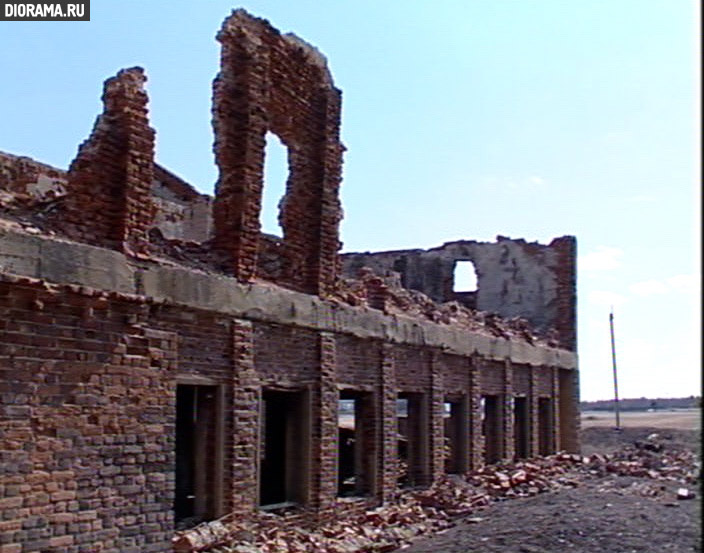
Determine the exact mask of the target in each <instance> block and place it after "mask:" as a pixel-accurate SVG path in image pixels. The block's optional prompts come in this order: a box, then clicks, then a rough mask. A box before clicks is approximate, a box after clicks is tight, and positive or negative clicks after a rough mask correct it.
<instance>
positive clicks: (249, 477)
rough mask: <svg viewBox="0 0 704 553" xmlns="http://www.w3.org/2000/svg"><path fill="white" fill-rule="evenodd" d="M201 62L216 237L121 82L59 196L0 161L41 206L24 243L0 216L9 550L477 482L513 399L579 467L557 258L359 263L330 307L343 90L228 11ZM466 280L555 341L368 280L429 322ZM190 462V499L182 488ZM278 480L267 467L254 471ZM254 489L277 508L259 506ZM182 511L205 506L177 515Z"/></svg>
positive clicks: (566, 250)
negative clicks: (266, 191)
mask: <svg viewBox="0 0 704 553" xmlns="http://www.w3.org/2000/svg"><path fill="white" fill-rule="evenodd" d="M219 40H220V41H221V42H222V44H223V53H222V60H223V65H222V70H221V72H220V74H219V76H218V77H217V79H216V82H215V87H214V108H213V117H214V127H215V132H216V142H215V153H216V159H217V162H218V165H219V168H220V178H219V181H218V185H217V191H216V192H217V194H216V197H215V199H214V200H213V202H212V203H213V210H214V213H213V215H212V219H211V218H210V217H211V216H210V205H211V203H210V198H207V197H205V196H203V195H199V194H198V193H197V192H195V191H194V190H193V189H192V188H191V187H190V186H189V185H187V184H186V183H184V182H183V181H181V180H180V179H178V178H177V177H175V176H174V175H172V174H170V173H169V172H168V171H166V170H164V169H162V168H159V167H158V166H157V165H155V164H154V161H153V145H154V131H153V130H152V129H151V128H150V127H149V125H148V121H147V118H146V104H147V97H146V93H145V92H144V91H143V83H144V75H143V73H142V71H141V70H140V69H137V68H135V69H130V70H126V71H122V72H120V73H118V75H117V76H116V77H114V78H112V79H109V80H108V81H107V82H106V85H105V94H104V102H105V110H104V113H103V114H102V115H101V116H100V117H99V118H98V121H97V123H96V126H95V128H94V131H93V133H92V134H91V136H90V138H89V139H88V140H87V141H86V142H85V143H84V144H83V145H82V146H81V148H80V150H79V153H78V156H77V158H76V160H74V162H73V163H72V165H71V168H70V170H69V172H68V175H67V177H66V178H65V179H64V176H65V174H64V173H62V172H60V171H58V170H57V171H58V172H57V173H56V174H54V173H51V172H50V168H49V169H47V168H46V167H43V166H41V164H34V162H32V163H27V162H26V161H22V162H21V163H20V162H16V161H15V160H14V158H13V159H10V158H2V157H0V176H1V177H2V179H3V180H0V185H2V187H3V192H4V193H6V194H8V195H9V197H10V198H12V197H13V196H12V195H13V194H25V195H26V194H29V195H30V196H31V195H32V194H35V193H36V194H39V192H37V190H40V189H41V190H45V189H46V190H47V191H48V192H51V191H53V190H55V191H56V198H54V199H53V200H51V198H44V199H45V200H51V201H52V202H55V204H52V205H54V207H56V208H57V209H56V210H55V211H51V217H50V218H49V220H48V221H47V220H45V219H42V218H37V217H35V218H32V217H30V216H29V215H28V216H27V217H28V218H26V219H27V221H31V223H28V224H30V225H31V224H33V225H36V226H29V227H27V226H25V224H18V221H20V218H18V217H17V213H18V212H17V211H13V210H14V209H15V208H14V207H13V206H12V205H10V207H7V206H5V205H4V204H0V529H2V542H0V550H2V551H5V550H7V551H10V552H13V553H38V552H40V551H56V552H58V551H61V552H66V553H80V552H83V551H101V550H102V551H135V552H136V551H140V552H142V551H144V552H149V551H152V552H165V551H168V550H170V548H171V543H170V537H171V535H172V532H173V530H174V528H175V526H176V523H177V522H178V523H179V524H185V525H188V524H193V523H195V522H196V521H197V520H200V519H212V518H216V517H218V516H220V515H222V514H224V513H229V512H233V513H236V514H237V515H242V516H244V515H246V514H247V513H251V512H252V511H254V510H256V509H259V508H275V507H276V506H277V505H278V506H279V507H281V505H283V506H285V507H286V508H287V509H294V510H295V512H297V513H298V515H297V516H293V515H292V516H290V517H289V518H288V519H287V520H295V521H296V522H308V523H315V522H320V521H321V520H325V519H327V518H330V517H333V516H335V515H338V514H340V513H345V512H359V511H361V510H363V509H365V508H368V507H373V506H376V505H379V504H380V503H382V502H385V501H389V500H391V499H393V498H394V497H396V496H397V495H398V494H399V488H400V484H401V483H405V484H408V485H415V486H425V485H428V484H430V483H431V482H432V481H434V480H436V479H438V478H439V477H440V476H441V475H442V474H443V473H444V472H446V471H449V470H452V471H454V472H459V473H463V472H466V471H467V470H470V469H472V468H474V469H476V468H479V467H481V466H482V464H483V463H484V462H486V455H485V452H486V451H485V450H487V448H488V447H489V448H491V449H492V451H494V452H495V453H496V458H495V459H493V460H501V459H511V458H512V457H513V454H514V449H513V448H514V436H515V429H514V427H513V420H514V419H513V412H512V409H513V399H514V396H515V395H516V394H519V395H521V397H525V398H526V402H527V405H528V413H529V415H528V418H529V420H528V421H527V422H528V425H529V426H530V432H531V433H530V443H529V445H528V446H527V450H528V451H527V454H532V455H535V454H537V453H538V452H539V451H543V450H545V451H548V450H549V451H554V450H555V448H556V447H565V448H568V449H569V450H571V451H577V450H578V448H579V442H578V438H577V437H578V434H577V431H578V416H577V411H576V405H577V401H578V380H577V376H578V372H577V362H576V354H575V353H574V351H573V350H574V311H573V310H574V286H575V283H574V240H573V239H572V238H570V237H565V238H562V239H556V241H554V242H553V244H552V245H551V246H547V247H546V246H538V245H534V244H525V243H524V242H523V241H512V240H508V239H501V240H499V243H498V244H481V243H476V242H462V243H455V244H454V245H446V247H444V248H441V249H438V250H437V251H432V250H431V251H430V252H422V251H420V250H418V251H413V252H390V253H388V252H387V254H379V255H371V256H370V255H366V256H365V255H363V256H356V257H355V256H351V257H349V258H348V260H347V261H346V264H347V270H348V271H351V270H356V269H358V268H359V267H361V266H362V265H370V266H371V267H372V268H373V269H376V270H378V271H379V272H380V273H381V275H382V276H375V275H374V274H372V273H369V272H367V273H365V276H364V278H362V280H361V281H356V282H352V283H351V284H349V287H348V288H344V289H343V284H342V283H341V281H338V277H339V266H338V265H339V264H338V259H337V251H338V248H339V245H340V244H339V236H338V226H339V221H340V217H341V209H340V205H339V198H338V186H339V181H340V168H341V155H342V150H343V147H342V145H341V144H340V142H339V136H338V135H339V117H340V92H339V91H338V90H337V89H335V88H334V86H333V85H332V79H331V78H330V74H329V72H328V70H327V67H326V65H325V62H324V59H323V58H322V56H320V54H318V53H317V52H316V51H315V50H314V49H313V48H312V47H310V46H309V45H307V44H305V43H303V42H302V41H300V40H299V39H297V38H295V37H293V36H291V35H281V34H280V33H279V32H278V31H276V30H275V29H273V28H272V27H271V26H270V25H269V24H268V23H267V22H266V21H263V20H260V19H256V18H253V17H251V16H249V15H247V14H246V13H245V12H243V11H241V10H238V11H235V12H234V13H233V14H232V15H231V16H230V17H229V18H228V19H227V20H226V21H225V23H224V25H223V28H222V30H221V32H220V34H219ZM267 131H271V132H274V133H275V134H277V135H278V136H279V137H280V138H281V139H282V140H283V142H284V143H285V144H286V146H287V147H288V149H289V161H290V176H289V181H288V183H287V193H286V197H285V201H284V205H283V208H282V211H281V218H280V220H281V222H282V226H283V230H284V236H282V237H270V236H263V235H261V233H260V232H259V223H258V218H259V210H260V203H261V186H262V174H261V173H262V162H263V147H264V137H265V133H266V132H267ZM8 160H9V161H8ZM8 168H9V169H8ZM45 176H46V178H45ZM42 179H43V180H42ZM47 179H49V180H47ZM32 183H34V184H32ZM47 183H49V185H47ZM45 185H47V186H48V188H47V187H46V186H45ZM64 186H65V190H63V187H64ZM2 198H3V197H0V200H2ZM30 204H31V202H30ZM8 205H9V204H8ZM13 205H14V204H13ZM26 207H27V206H26V205H25V208H26ZM198 210H200V211H198ZM30 211H31V210H30ZM196 211H198V212H197V213H196ZM22 213H23V217H24V215H25V214H26V213H29V212H27V210H26V209H25V211H23V212H22ZM30 215H31V213H30ZM211 220H212V223H213V227H212V229H211V227H210V221H211ZM20 222H23V223H25V222H26V221H24V219H22V220H21V221H20ZM155 229H159V232H156V230H155ZM211 230H212V231H211ZM48 231H50V232H48ZM57 235H58V237H57ZM67 235H68V236H69V237H70V238H72V240H66V239H65V236H67ZM159 235H161V236H159ZM57 238H58V239H57ZM87 244H88V245H87ZM194 244H195V245H194ZM94 246H98V247H94ZM169 248H171V249H169ZM173 252H177V253H178V256H175V255H172V256H171V258H169V259H168V262H166V263H165V262H164V260H163V257H162V256H163V255H165V254H166V253H173ZM221 255H224V257H225V258H226V263H225V269H226V270H225V273H226V274H225V275H224V274H223V272H222V271H219V270H218V269H219V268H220V265H219V263H220V262H219V259H220V257H219V256H221ZM464 258H468V259H470V260H472V261H474V262H475V264H476V265H477V269H478V272H479V277H480V283H479V286H480V290H479V295H478V298H477V299H478V301H479V307H480V308H481V306H482V305H483V306H488V307H490V308H491V309H492V310H495V311H497V312H499V313H502V312H503V314H504V315H506V316H513V315H515V314H517V313H518V314H520V315H522V316H525V317H526V318H531V317H532V320H533V321H534V322H535V324H537V325H538V326H540V325H548V324H550V325H552V324H554V325H556V326H557V328H558V331H559V332H560V336H561V337H562V339H563V340H564V341H563V344H562V345H559V344H556V343H553V342H550V341H547V340H537V339H534V337H533V336H532V334H531V333H529V332H520V330H521V329H520V328H519V329H518V331H517V330H516V329H515V328H514V329H513V330H512V329H511V328H509V325H506V324H503V323H502V324H499V322H500V321H501V318H500V317H498V316H494V317H488V316H486V317H484V316H481V317H480V316H477V317H476V318H473V315H472V316H470V315H471V314H470V315H468V314H467V313H468V310H465V311H464V312H462V311H461V310H460V309H458V308H457V305H455V306H449V307H447V308H446V309H445V308H443V307H442V306H438V305H437V304H435V303H433V302H432V300H430V299H429V298H427V297H422V298H420V297H419V296H422V294H417V293H410V292H409V291H408V290H402V289H400V288H399V287H398V285H397V283H395V282H392V281H394V280H396V279H395V278H393V277H388V276H384V273H385V271H387V270H388V269H391V270H394V271H400V272H401V275H402V278H403V279H404V283H405V284H406V286H416V283H418V282H420V284H419V285H418V286H419V287H420V288H422V289H424V290H426V291H427V293H428V295H430V296H431V297H433V298H434V299H436V300H437V301H445V300H447V299H452V298H449V297H448V294H449V293H450V292H451V291H452V285H451V281H449V280H448V278H449V279H451V277H452V269H453V267H454V263H455V262H456V260H457V259H464ZM194 264H195V265H196V270H194V267H193V265H194ZM203 268H204V269H207V270H200V269H203ZM492 274H493V276H492ZM228 276H235V277H236V278H228ZM528 277H530V278H528ZM262 280H268V281H269V282H264V283H263V282H261V281H262ZM529 280H530V281H531V282H530V283H529V282H528V281H529ZM272 282H273V283H272ZM336 286H339V287H340V288H337V289H336ZM448 286H449V287H448ZM534 286H538V288H540V287H542V290H543V291H542V292H540V294H542V295H540V294H537V293H536V289H535V287H534ZM448 290H449V291H448ZM546 290H548V292H546ZM301 292H304V293H301ZM333 294H336V295H335V296H334V295H333ZM521 294H523V300H522V301H519V302H518V305H519V309H518V311H517V312H515V311H511V309H512V308H511V309H509V307H508V306H509V305H511V302H512V301H514V300H515V299H516V298H517V297H519V296H521ZM536 294H537V297H535V296H536ZM341 298H342V299H341ZM455 299H457V298H455ZM502 310H503V311H502ZM179 394H181V395H179ZM189 394H190V395H189ZM179 398H181V399H179ZM183 398H186V399H183ZM345 398H353V399H352V401H354V402H355V405H356V406H359V413H357V414H358V415H359V423H360V424H361V425H362V427H363V428H364V432H361V433H360V434H358V435H357V438H359V439H361V440H362V441H363V442H364V443H363V447H362V446H359V445H358V449H357V450H356V453H355V454H356V455H357V456H358V457H361V458H362V459H361V462H360V463H357V465H358V466H357V465H356V466H355V470H357V469H358V468H359V470H361V471H362V473H361V474H359V477H360V480H364V486H360V487H359V489H357V490H355V494H356V495H354V496H352V497H344V498H342V497H341V492H340V488H339V483H338V473H339V472H340V465H339V463H340V455H339V453H340V450H341V447H340V444H341V442H340V431H339V424H340V421H339V413H340V400H341V399H343V400H344V399H345ZM487 398H493V399H491V402H493V411H492V416H494V417H495V420H493V422H492V424H493V425H494V427H495V428H493V429H489V430H491V432H487V428H486V425H485V424H484V422H485V420H486V415H487V412H488V411H487V410H483V402H484V401H486V399H487ZM400 399H401V400H406V401H407V402H408V404H409V414H408V416H407V420H406V421H405V422H404V421H402V420H400V419H401V418H402V417H400V416H399V410H398V401H399V400H400ZM197 400H198V401H201V402H202V403H205V406H203V405H202V403H201V404H199V403H198V401H197ZM347 400H349V399H347ZM447 403H450V404H453V405H454V406H455V407H454V409H455V411H454V416H453V418H452V420H451V421H447V420H446V418H447V417H446V416H445V407H446V404H447ZM184 406H185V407H184ZM458 406H459V407H458ZM355 408H356V407H355ZM184 410H185V411H184ZM411 411H412V412H411ZM196 419H199V420H200V421H201V422H202V424H201V425H200V426H197V425H195V422H194V421H195V420H196ZM184 420H185V421H186V422H187V423H188V424H190V423H191V422H192V423H193V424H194V426H192V427H191V426H188V425H186V426H188V429H187V430H184V428H185V426H184V425H185V424H186V423H184ZM189 421H190V422H189ZM271 421H273V422H271ZM269 423H271V424H269ZM402 427H403V431H404V433H405V444H404V443H403V441H402V440H399V431H400V430H401V429H402ZM446 428H449V430H446ZM193 429H195V430H193ZM485 436H488V437H489V438H488V439H485ZM191 438H193V439H192V440H191ZM446 438H448V439H449V440H450V442H451V443H450V446H451V447H450V450H451V451H452V452H453V459H452V463H451V464H450V463H448V462H447V447H446ZM188 440H191V442H192V443H191V442H188ZM184 443H186V446H184V445H183V444H184ZM546 444H547V445H546ZM273 446H279V447H278V448H277V447H273ZM191 447H192V449H193V451H192V452H191V451H189V448H191ZM272 447H273V454H272V453H271V448H272ZM541 448H542V449H541ZM267 449H269V450H270V451H269V452H268V453H269V458H268V460H267V459H266V455H267ZM402 449H406V450H408V451H410V453H408V454H407V458H406V459H405V461H404V460H402V459H401V458H400V455H399V454H400V452H401V450H402ZM184 451H186V454H185V456H186V457H189V456H190V455H191V454H192V458H191V457H189V458H188V459H187V461H188V463H187V464H189V463H190V464H189V465H188V467H187V468H189V470H190V469H192V472H194V473H196V474H195V476H193V478H192V479H193V480H195V481H196V482H195V483H194V482H190V479H191V476H188V475H185V476H184V474H185V472H184V471H183V470H182V467H181V468H179V467H180V461H179V458H180V456H181V457H183V456H184ZM545 451H543V452H545ZM272 458H274V461H275V462H274V463H273V465H274V466H275V467H279V468H278V469H277V468H275V469H274V470H272V469H266V467H265V463H266V462H268V461H271V460H272ZM281 458H283V461H284V462H283V463H279V464H278V465H277V463H278V462H279V461H281ZM404 463H405V464H406V465H407V467H408V474H407V477H406V478H404V477H403V476H404V475H403V474H402V473H403V468H404V467H403V465H404ZM181 464H183V463H181ZM267 470H268V471H269V472H266V471H267ZM277 471H278V472H277ZM284 473H285V474H284ZM289 473H292V474H289ZM283 476H285V477H283ZM267 478H270V479H271V480H276V481H277V486H279V487H278V488H274V489H273V493H272V494H271V495H272V497H274V499H273V500H271V501H270V500H269V498H268V497H264V495H263V494H262V493H261V491H262V489H263V488H265V487H266V486H267V485H269V484H270V483H269V482H267ZM187 481H188V482H187ZM279 481H280V482H279ZM191 485H192V486H193V489H194V490H195V491H194V493H193V494H190V490H191V488H189V486H191ZM184 490H185V491H184ZM179 494H181V495H184V494H186V500H187V501H190V500H191V499H193V500H194V504H197V505H198V506H197V507H194V509H193V510H192V512H191V511H188V514H186V515H179V516H178V517H175V512H176V511H177V510H178V509H179V508H180V507H178V505H177V503H178V501H179V499H178V498H179ZM191 495H192V497H191ZM272 501H273V505H274V507H272V503H271V502H272ZM183 511H184V512H185V511H187V509H184V510H183ZM191 515H193V516H191ZM176 518H178V520H176Z"/></svg>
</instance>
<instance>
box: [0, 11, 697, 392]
mask: <svg viewBox="0 0 704 553" xmlns="http://www.w3.org/2000/svg"><path fill="white" fill-rule="evenodd" d="M238 6H242V7H244V8H245V9H247V10H248V11H250V13H252V14H254V15H257V16H260V17H264V18H267V19H269V21H270V22H271V23H272V24H273V25H274V26H275V27H277V28H278V29H280V30H281V31H283V32H289V31H292V32H294V33H296V34H297V35H298V36H300V37H302V38H303V39H305V40H306V41H308V42H310V43H311V44H313V45H314V46H316V47H317V48H318V49H319V50H320V51H321V52H323V53H324V54H325V56H326V57H327V58H328V63H329V66H330V69H331V72H332V74H333V77H334V79H335V84H336V86H337V87H338V88H340V89H342V92H343V121H342V139H343V141H344V143H345V145H346V146H347V148H348V150H347V152H346V154H345V158H344V168H343V177H344V180H343V185H342V201H343V205H344V209H345V218H344V220H343V223H342V240H343V242H344V250H345V251H367V250H368V251H375V250H384V249H401V248H418V247H422V248H427V247H433V246H437V245H440V244H442V243H443V242H446V241H450V240H457V239H476V240H486V241H491V240H494V239H495V237H496V235H497V234H501V235H504V236H509V237H511V238H525V239H526V240H528V241H535V240H538V241H540V242H542V243H547V242H549V241H550V240H551V239H552V238H553V237H556V236H561V235H565V234H573V235H576V236H577V239H578V248H579V273H578V293H579V355H580V365H581V381H582V382H581V385H582V397H583V398H584V399H601V398H607V397H610V396H611V395H612V380H611V352H610V345H609V327H608V313H609V310H610V308H611V306H613V308H614V312H615V323H616V345H617V359H618V367H619V388H620V393H621V396H622V397H640V396H661V397H668V396H669V397H675V396H689V395H698V394H700V393H701V345H700V334H701V332H700V330H701V323H700V309H701V307H700V306H701V296H700V289H701V288H700V237H701V231H700V229H701V213H700V182H701V169H700V157H699V153H698V151H699V146H700V143H701V141H700V133H701V128H700V123H699V120H700V111H701V110H700V108H699V86H700V72H699V59H700V57H701V54H700V50H699V40H700V38H699V34H700V31H699V29H700V27H699V18H700V14H699V12H698V11H695V10H697V9H698V8H697V2H695V1H693V0H691V1H690V0H618V1H616V2H614V1H613V0H588V1H583V0H572V1H569V0H491V1H489V0H457V1H449V0H447V1H433V2H431V1H430V0H428V1H421V0H413V1H403V2H402V1H387V2H371V1H367V0H357V1H355V2H341V1H334V0H328V1H325V2H323V1H320V0H317V1H301V2H295V3H294V2H288V1H283V0H279V1H270V2H267V1H252V2H246V3H244V4H232V3H230V2H225V1H220V0H208V1H203V0H169V1H159V0H149V1H148V2H145V1H143V0H119V1H118V0H92V2H91V21H90V22H57V23H53V22H0V52H2V54H1V55H0V74H1V75H2V86H0V150H3V151H7V152H11V153H15V154H21V155H28V156H30V157H33V158H35V159H38V160H40V161H43V162H45V163H49V164H52V165H56V166H58V167H63V168H66V167H67V166H68V164H69V163H70V161H71V159H72V158H73V157H74V156H75V153H76V150H77V147H78V144H79V143H80V142H81V141H83V140H84V139H85V138H86V137H87V136H88V134H89V132H90V130H91V127H92V125H93V122H94V119H95V117H96V115H97V114H98V113H99V112H100V111H101V103H100V94H101V91H102V83H103V81H104V80H105V79H106V78H108V77H110V76H112V75H113V74H115V73H116V72H117V71H118V70H119V69H120V68H123V67H130V66H134V65H141V66H143V67H144V68H145V70H146V72H147V75H148V77H149V81H148V83H147V88H148V92H149V95H150V110H151V114H150V115H151V124H152V126H153V127H154V128H155V129H156V131H157V160H158V161H159V163H161V164H162V165H164V166H165V167H167V168H169V169H170V170H172V171H173V172H175V173H176V174H178V175H180V176H182V177H183V178H184V179H186V180H187V181H189V182H191V183H192V184H193V185H194V186H196V187H197V188H198V189H199V190H201V191H204V192H212V188H213V183H214V182H215V180H216V178H217V174H216V168H215V163H214V160H213V155H212V141H213V139H212V129H211V116H210V101H211V86H212V79H213V78H214V76H215V74H216V73H217V70H218V65H219V45H218V43H217V42H216V41H215V38H214V37H215V33H216V31H217V29H218V28H219V27H220V24H221V23H222V20H223V19H224V18H225V17H226V16H227V15H228V14H229V13H230V10H231V9H232V8H234V7H238ZM280 153H281V152H280V151H279V150H277V149H276V148H275V147H272V149H271V151H270V156H269V158H270V160H271V163H268V164H267V175H268V176H270V177H271V181H272V182H271V183H270V184H269V185H268V188H267V201H268V203H269V204H275V203H276V201H277V199H278V198H277V196H278V194H279V193H280V192H279V191H280V190H281V188H280V187H279V186H280V183H281V181H282V180H283V177H277V175H278V174H281V167H278V168H277V164H276V159H277V156H279V155H280ZM277 171H278V173H277ZM277 187H279V188H277ZM270 213H273V209H272V208H271V206H270V207H269V208H268V209H267V212H266V213H265V221H264V223H265V228H267V227H268V228H271V227H272V223H271V220H272V216H271V215H270ZM266 217H268V218H266Z"/></svg>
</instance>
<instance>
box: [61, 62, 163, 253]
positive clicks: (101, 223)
mask: <svg viewBox="0 0 704 553" xmlns="http://www.w3.org/2000/svg"><path fill="white" fill-rule="evenodd" d="M145 81H146V77H145V75H144V72H143V70H142V69H141V68H139V67H133V68H131V69H123V70H122V71H120V72H119V73H118V74H117V76H115V77H113V78H111V79H108V80H107V81H106V82H105V88H104V91H103V103H104V106H105V107H104V111H103V113H102V115H100V116H99V117H98V119H97V121H96V123H95V127H94V128H93V132H92V133H91V135H90V137H89V138H88V139H87V140H86V141H85V142H84V143H83V144H81V146H80V148H79V150H78V155H77V156H76V158H75V159H74V160H73V162H72V163H71V166H70V168H69V171H68V186H67V195H66V198H65V199H64V205H63V209H62V210H61V211H60V212H59V217H58V218H57V224H59V223H60V227H61V229H62V230H63V231H64V232H66V233H67V234H68V235H69V236H71V237H73V238H76V239H78V240H80V241H83V242H88V243H90V244H94V245H96V246H104V247H108V248H112V249H118V250H120V251H124V252H126V253H145V252H146V250H147V242H148V237H147V231H148V229H149V226H150V224H151V222H152V221H153V219H154V215H155V213H156V209H155V207H154V205H153V203H152V201H151V197H150V187H151V183H152V179H153V175H154V130H153V129H152V128H151V127H149V122H148V119H147V94H146V92H144V90H143V85H144V82H145Z"/></svg>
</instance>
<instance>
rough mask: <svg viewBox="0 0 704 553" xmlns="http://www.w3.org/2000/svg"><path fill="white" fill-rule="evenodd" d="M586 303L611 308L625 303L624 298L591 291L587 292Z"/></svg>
mask: <svg viewBox="0 0 704 553" xmlns="http://www.w3.org/2000/svg"><path fill="white" fill-rule="evenodd" d="M587 301H588V302H589V303H591V304H594V305H601V306H604V307H613V306H615V305H621V304H623V303H624V302H625V301H626V296H623V295H621V294H617V293H616V292H609V291H607V290H593V291H591V292H589V296H588V299H587Z"/></svg>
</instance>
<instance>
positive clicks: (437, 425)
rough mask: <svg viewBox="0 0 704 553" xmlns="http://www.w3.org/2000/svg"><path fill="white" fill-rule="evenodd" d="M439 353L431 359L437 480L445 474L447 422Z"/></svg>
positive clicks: (433, 452) (433, 453)
mask: <svg viewBox="0 0 704 553" xmlns="http://www.w3.org/2000/svg"><path fill="white" fill-rule="evenodd" d="M438 356H439V353H438V352H437V351H433V352H432V355H431V357H430V398H429V406H428V407H429V409H428V411H429V415H430V439H429V442H430V451H429V455H430V459H429V460H430V463H429V464H430V467H429V468H430V471H429V472H430V477H431V478H432V480H437V479H439V478H441V477H442V476H443V475H444V474H445V421H444V416H443V409H444V403H445V394H444V388H443V378H442V365H441V364H440V362H439V359H438Z"/></svg>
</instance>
